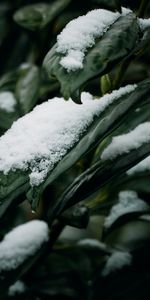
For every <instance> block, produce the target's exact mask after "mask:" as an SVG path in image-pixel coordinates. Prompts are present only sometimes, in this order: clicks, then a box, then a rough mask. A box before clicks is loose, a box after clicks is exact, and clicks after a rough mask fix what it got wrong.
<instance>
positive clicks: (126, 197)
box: [104, 191, 149, 228]
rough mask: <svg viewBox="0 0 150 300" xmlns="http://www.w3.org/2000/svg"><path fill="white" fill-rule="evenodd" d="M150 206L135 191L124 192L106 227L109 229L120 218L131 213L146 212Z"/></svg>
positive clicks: (121, 193)
mask: <svg viewBox="0 0 150 300" xmlns="http://www.w3.org/2000/svg"><path fill="white" fill-rule="evenodd" d="M148 208H149V206H148V205H147V204H146V203H145V202H144V201H143V200H141V199H139V198H138V195H137V193H136V192H134V191H122V192H120V193H119V201H118V203H117V204H116V205H114V206H113V207H112V209H111V211H110V214H109V215H108V217H106V218H105V222H104V226H105V228H109V227H110V226H111V225H112V224H113V223H114V222H115V221H116V220H117V219H118V218H119V217H120V216H122V215H124V214H127V213H131V212H138V211H139V212H141V211H145V210H147V209H148Z"/></svg>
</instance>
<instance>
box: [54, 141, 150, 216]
mask: <svg viewBox="0 0 150 300" xmlns="http://www.w3.org/2000/svg"><path fill="white" fill-rule="evenodd" d="M149 153H150V145H149V143H144V144H143V145H142V146H140V147H139V148H137V149H134V150H131V151H129V152H128V153H124V154H122V155H120V156H117V157H116V158H114V159H111V160H105V161H102V160H100V161H98V162H97V163H96V164H95V165H93V166H92V167H91V168H89V169H88V170H87V171H85V172H84V173H82V174H81V175H80V176H79V177H78V178H76V180H75V181H74V182H73V183H72V184H71V185H70V186H69V187H68V188H67V189H66V191H65V192H64V193H63V195H62V196H61V197H60V199H58V201H56V203H55V204H52V205H51V207H50V210H49V218H50V220H51V219H53V218H54V217H56V215H59V214H60V213H61V212H62V211H63V210H64V209H66V208H68V207H70V206H72V205H74V204H75V203H78V202H80V201H81V200H84V199H86V198H87V197H89V196H90V195H91V194H92V193H94V192H95V191H96V190H98V189H100V188H101V187H103V186H105V185H106V184H107V183H108V182H110V181H111V180H112V184H113V179H115V180H116V178H117V176H120V175H121V174H123V173H124V172H125V171H126V170H128V169H129V168H130V167H132V166H134V165H136V164H137V163H138V162H139V161H141V160H142V159H144V158H145V157H146V156H148V155H149Z"/></svg>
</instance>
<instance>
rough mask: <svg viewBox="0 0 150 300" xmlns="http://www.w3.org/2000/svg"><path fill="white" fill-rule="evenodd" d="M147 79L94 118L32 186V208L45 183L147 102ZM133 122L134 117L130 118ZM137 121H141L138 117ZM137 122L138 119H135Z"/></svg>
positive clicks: (29, 195) (54, 177)
mask: <svg viewBox="0 0 150 300" xmlns="http://www.w3.org/2000/svg"><path fill="white" fill-rule="evenodd" d="M149 89H150V87H149V79H148V80H146V81H145V82H143V83H141V84H139V86H138V87H137V89H135V91H133V92H132V93H131V94H127V95H125V96H122V97H121V98H119V99H118V100H116V101H115V102H114V103H112V104H111V105H110V106H109V107H108V108H106V110H104V111H103V112H102V113H101V115H100V118H98V119H95V120H94V122H93V124H92V126H91V127H90V128H89V129H88V131H87V132H85V135H84V136H83V137H82V138H81V139H80V141H79V143H78V144H77V145H75V147H73V149H72V150H71V151H69V152H68V154H67V155H66V156H65V157H64V158H63V159H62V160H61V162H60V163H58V165H57V166H56V167H55V168H54V170H53V171H52V172H50V174H48V177H47V179H46V181H45V182H44V183H43V185H41V186H39V187H37V188H33V189H31V190H30V191H29V193H28V194H27V196H28V199H29V200H30V201H31V204H32V206H33V208H34V209H36V206H37V204H38V202H39V200H38V199H39V198H40V195H41V193H42V192H43V190H44V189H45V188H46V186H47V185H49V184H50V183H52V182H53V181H54V180H55V179H56V178H57V177H58V176H59V175H60V174H61V173H62V172H64V171H65V170H66V169H68V168H69V167H70V166H72V165H73V164H74V163H75V162H76V161H77V160H78V159H79V158H80V157H82V156H83V155H85V154H86V153H88V152H89V151H90V150H91V149H93V148H94V147H95V146H96V145H97V144H98V143H99V142H101V141H102V140H103V139H104V138H105V137H106V136H108V135H109V134H110V133H111V132H112V131H113V130H115V129H116V127H117V126H119V125H120V124H122V123H123V122H124V118H125V117H126V115H127V114H129V112H130V113H131V114H132V110H133V108H136V107H140V106H142V105H143V104H144V103H148V102H149ZM132 121H133V122H134V119H133V120H131V123H132ZM139 121H141V120H140V119H139ZM137 124H139V123H138V121H137Z"/></svg>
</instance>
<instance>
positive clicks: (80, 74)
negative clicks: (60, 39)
mask: <svg viewBox="0 0 150 300" xmlns="http://www.w3.org/2000/svg"><path fill="white" fill-rule="evenodd" d="M139 32H140V28H139V25H138V22H137V20H136V18H135V16H134V15H133V14H132V13H129V14H128V15H127V16H123V17H120V18H119V19H118V20H117V21H116V22H115V23H114V24H113V25H111V26H110V28H109V29H108V30H107V31H106V33H105V34H104V35H103V36H102V38H101V39H98V40H97V41H96V43H95V45H94V46H93V47H92V48H90V49H89V50H88V51H87V52H86V55H85V59H84V68H83V69H81V70H77V71H74V72H69V73H68V72H67V71H66V70H65V69H64V68H63V67H62V66H61V65H60V59H61V55H60V54H59V53H58V52H56V49H57V44H56V45H55V46H54V47H53V48H52V49H51V50H50V51H49V52H48V54H47V55H46V57H45V59H44V68H45V69H46V71H47V73H48V76H49V77H50V79H51V80H52V78H54V77H56V79H57V80H58V81H59V82H60V85H61V93H62V95H63V96H64V98H65V99H68V98H69V97H70V96H72V95H73V94H74V92H75V91H76V90H78V89H79V88H81V87H82V86H83V84H85V83H86V82H87V81H88V80H90V79H92V78H95V77H96V76H102V75H103V74H106V73H108V72H109V71H110V70H112V68H113V67H114V66H115V65H116V64H117V63H119V62H120V61H121V60H122V59H123V58H125V57H126V56H128V55H129V53H130V52H131V51H132V49H133V48H134V47H135V44H136V43H137V40H138V39H139Z"/></svg>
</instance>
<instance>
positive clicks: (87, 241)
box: [77, 238, 106, 250]
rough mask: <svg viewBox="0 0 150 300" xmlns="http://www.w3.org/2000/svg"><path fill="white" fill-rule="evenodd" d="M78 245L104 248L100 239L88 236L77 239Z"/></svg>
mask: <svg viewBox="0 0 150 300" xmlns="http://www.w3.org/2000/svg"><path fill="white" fill-rule="evenodd" d="M77 245H78V246H83V247H84V246H88V247H96V248H100V249H102V248H103V249H104V250H105V249H106V246H105V244H103V243H101V242H100V241H98V240H96V239H90V238H86V239H82V240H80V241H78V243H77Z"/></svg>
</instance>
